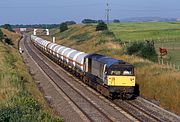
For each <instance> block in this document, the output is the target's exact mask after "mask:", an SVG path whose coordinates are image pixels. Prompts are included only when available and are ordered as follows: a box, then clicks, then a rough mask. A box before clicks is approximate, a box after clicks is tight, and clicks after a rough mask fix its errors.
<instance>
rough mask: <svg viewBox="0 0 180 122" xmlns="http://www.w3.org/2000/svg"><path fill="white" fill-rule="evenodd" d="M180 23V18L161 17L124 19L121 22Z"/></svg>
mask: <svg viewBox="0 0 180 122" xmlns="http://www.w3.org/2000/svg"><path fill="white" fill-rule="evenodd" d="M176 21H180V18H179V19H177V18H161V17H134V18H127V19H122V20H121V22H176Z"/></svg>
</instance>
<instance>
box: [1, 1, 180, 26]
mask: <svg viewBox="0 0 180 122" xmlns="http://www.w3.org/2000/svg"><path fill="white" fill-rule="evenodd" d="M107 1H109V4H110V9H111V11H110V19H111V20H113V19H125V18H132V17H162V18H180V0H1V1H0V13H1V14H0V24H1V25H2V24H5V23H10V24H51V23H56V24H57V23H61V22H63V21H67V20H73V21H76V22H81V20H82V19H84V18H90V19H97V20H105V19H106V16H105V15H106V12H105V9H106V3H107Z"/></svg>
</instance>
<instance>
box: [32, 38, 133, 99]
mask: <svg viewBox="0 0 180 122" xmlns="http://www.w3.org/2000/svg"><path fill="white" fill-rule="evenodd" d="M31 41H32V43H33V44H34V45H35V46H36V47H37V48H38V49H39V50H40V51H42V52H43V53H44V54H45V55H47V56H48V57H50V58H51V59H52V60H53V61H55V62H56V63H58V64H59V65H61V66H62V67H64V68H66V69H68V70H69V71H70V72H71V73H72V74H74V75H76V76H77V77H79V78H80V79H82V81H83V82H84V83H86V84H88V85H89V86H91V87H93V88H94V89H96V90H97V91H98V92H100V93H101V94H102V95H104V96H106V97H109V98H114V97H120V98H123V99H130V98H132V97H133V93H134V87H135V73H134V67H133V65H131V64H129V63H127V62H125V61H123V60H117V59H114V58H111V57H107V56H104V55H100V54H87V53H84V52H80V51H77V50H75V49H72V48H69V47H66V46H62V45H58V44H56V43H52V42H50V41H47V40H44V39H42V38H39V37H36V36H33V35H31Z"/></svg>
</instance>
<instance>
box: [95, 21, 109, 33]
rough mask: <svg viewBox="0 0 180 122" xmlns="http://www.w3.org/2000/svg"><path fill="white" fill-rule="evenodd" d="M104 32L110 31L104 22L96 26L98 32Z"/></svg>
mask: <svg viewBox="0 0 180 122" xmlns="http://www.w3.org/2000/svg"><path fill="white" fill-rule="evenodd" d="M103 30H108V27H107V24H106V23H104V22H100V23H98V25H97V26H96V31H103Z"/></svg>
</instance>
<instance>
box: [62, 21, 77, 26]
mask: <svg viewBox="0 0 180 122" xmlns="http://www.w3.org/2000/svg"><path fill="white" fill-rule="evenodd" d="M65 23H66V24H67V25H74V24H76V22H75V21H66V22H65Z"/></svg>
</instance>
